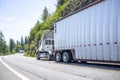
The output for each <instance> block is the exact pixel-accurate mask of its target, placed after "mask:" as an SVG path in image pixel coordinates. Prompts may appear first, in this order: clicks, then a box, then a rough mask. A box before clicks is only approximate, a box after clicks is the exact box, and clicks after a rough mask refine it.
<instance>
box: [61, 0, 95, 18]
mask: <svg viewBox="0 0 120 80" xmlns="http://www.w3.org/2000/svg"><path fill="white" fill-rule="evenodd" d="M94 1H96V0H70V1H69V3H68V4H67V6H66V8H65V9H64V10H63V12H62V16H66V15H68V14H70V13H71V12H74V11H76V10H78V9H80V8H82V7H84V6H86V5H88V4H90V3H92V2H94Z"/></svg>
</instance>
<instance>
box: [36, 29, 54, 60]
mask: <svg viewBox="0 0 120 80" xmlns="http://www.w3.org/2000/svg"><path fill="white" fill-rule="evenodd" d="M53 36H54V35H53V30H44V31H43V34H42V38H41V40H40V42H39V44H40V45H39V48H38V49H37V52H36V58H37V60H39V59H46V60H51V59H53V56H54V55H53V46H54V38H53Z"/></svg>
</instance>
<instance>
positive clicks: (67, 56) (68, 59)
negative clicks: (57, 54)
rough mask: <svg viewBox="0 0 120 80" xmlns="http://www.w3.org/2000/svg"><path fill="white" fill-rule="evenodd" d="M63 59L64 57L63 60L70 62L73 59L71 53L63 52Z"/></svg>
mask: <svg viewBox="0 0 120 80" xmlns="http://www.w3.org/2000/svg"><path fill="white" fill-rule="evenodd" d="M62 59H63V62H65V63H70V62H71V59H72V56H71V53H69V52H63V55H62Z"/></svg>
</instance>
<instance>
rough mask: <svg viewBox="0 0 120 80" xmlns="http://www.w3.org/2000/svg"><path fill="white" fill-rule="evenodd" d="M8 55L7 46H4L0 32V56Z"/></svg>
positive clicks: (3, 39) (4, 42)
mask: <svg viewBox="0 0 120 80" xmlns="http://www.w3.org/2000/svg"><path fill="white" fill-rule="evenodd" d="M7 53H8V46H7V44H6V41H5V38H4V35H3V34H2V32H1V31H0V55H6V54H7Z"/></svg>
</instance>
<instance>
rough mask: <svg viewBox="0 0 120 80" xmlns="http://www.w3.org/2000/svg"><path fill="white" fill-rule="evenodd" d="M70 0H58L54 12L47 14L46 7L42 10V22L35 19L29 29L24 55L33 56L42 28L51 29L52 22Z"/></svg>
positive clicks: (60, 15) (57, 17) (60, 14)
mask: <svg viewBox="0 0 120 80" xmlns="http://www.w3.org/2000/svg"><path fill="white" fill-rule="evenodd" d="M69 1H70V0H58V3H57V9H56V11H55V13H54V14H49V13H48V11H47V8H46V7H45V8H44V10H43V15H42V20H43V22H40V21H37V22H36V24H35V26H34V27H33V28H32V29H31V31H30V35H29V37H28V44H25V46H24V47H25V51H26V54H25V56H26V55H28V56H35V51H36V49H37V48H38V47H39V41H40V39H41V37H42V32H43V31H44V30H49V29H53V23H54V22H55V21H56V20H58V19H59V18H61V17H63V16H62V11H63V10H64V9H65V7H66V5H67V3H68V2H69Z"/></svg>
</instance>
